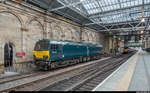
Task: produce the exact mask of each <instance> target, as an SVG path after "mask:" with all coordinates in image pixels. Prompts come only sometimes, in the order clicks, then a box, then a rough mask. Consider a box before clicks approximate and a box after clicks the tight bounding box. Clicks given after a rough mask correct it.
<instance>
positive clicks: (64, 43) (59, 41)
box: [39, 39, 102, 47]
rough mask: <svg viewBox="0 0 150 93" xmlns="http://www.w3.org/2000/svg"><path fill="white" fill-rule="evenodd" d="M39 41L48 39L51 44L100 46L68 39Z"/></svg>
mask: <svg viewBox="0 0 150 93" xmlns="http://www.w3.org/2000/svg"><path fill="white" fill-rule="evenodd" d="M39 41H49V42H50V43H51V44H63V45H67V44H69V45H81V46H90V47H92V46H97V47H102V45H100V44H92V43H82V42H73V41H68V40H51V39H43V40H39Z"/></svg>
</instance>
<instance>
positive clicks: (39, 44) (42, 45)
mask: <svg viewBox="0 0 150 93" xmlns="http://www.w3.org/2000/svg"><path fill="white" fill-rule="evenodd" d="M48 46H49V42H46V41H45V42H37V43H36V45H35V48H34V50H36V51H46V50H48Z"/></svg>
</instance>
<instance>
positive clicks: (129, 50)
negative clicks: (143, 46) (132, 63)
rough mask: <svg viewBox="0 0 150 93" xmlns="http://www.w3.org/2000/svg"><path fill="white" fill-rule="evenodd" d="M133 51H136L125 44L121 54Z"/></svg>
mask: <svg viewBox="0 0 150 93" xmlns="http://www.w3.org/2000/svg"><path fill="white" fill-rule="evenodd" d="M134 51H136V50H135V49H131V48H129V47H127V46H125V47H124V49H123V54H128V53H131V52H134Z"/></svg>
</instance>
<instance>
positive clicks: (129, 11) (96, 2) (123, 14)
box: [62, 0, 150, 24]
mask: <svg viewBox="0 0 150 93" xmlns="http://www.w3.org/2000/svg"><path fill="white" fill-rule="evenodd" d="M62 1H68V2H69V1H72V2H73V1H74V2H75V1H76V0H62ZM79 2H81V5H82V7H80V8H79V7H78V6H77V5H76V6H75V7H74V9H78V10H80V11H81V12H85V13H86V14H87V16H88V17H89V19H91V20H92V21H93V22H99V23H105V24H107V23H115V22H125V21H132V20H137V18H140V17H142V0H82V1H81V0H80V1H79ZM144 4H147V6H144V9H145V15H144V16H150V12H149V11H150V0H144ZM82 8H84V9H85V10H83V9H82Z"/></svg>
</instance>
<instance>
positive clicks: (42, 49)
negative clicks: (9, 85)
mask: <svg viewBox="0 0 150 93" xmlns="http://www.w3.org/2000/svg"><path fill="white" fill-rule="evenodd" d="M33 56H34V59H33V60H34V64H35V65H36V66H37V67H39V68H41V67H42V68H47V67H48V66H49V62H50V51H49V41H45V40H41V41H38V42H36V44H35V47H34V51H33Z"/></svg>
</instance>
